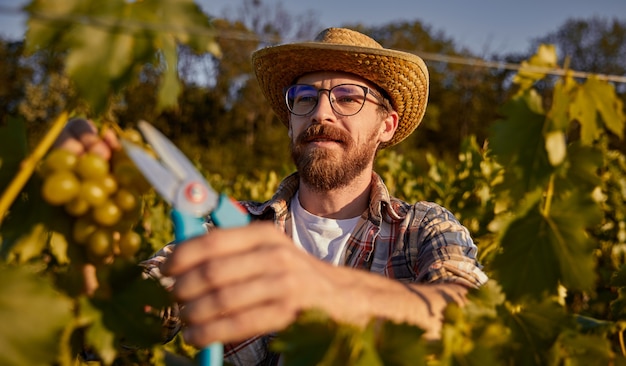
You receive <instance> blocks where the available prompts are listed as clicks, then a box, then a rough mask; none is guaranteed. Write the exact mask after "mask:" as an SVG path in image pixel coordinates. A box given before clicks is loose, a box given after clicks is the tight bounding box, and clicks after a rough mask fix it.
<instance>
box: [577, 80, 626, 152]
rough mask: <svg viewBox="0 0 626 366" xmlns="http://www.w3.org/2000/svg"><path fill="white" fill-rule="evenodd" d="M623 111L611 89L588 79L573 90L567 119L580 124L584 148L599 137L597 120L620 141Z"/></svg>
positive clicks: (598, 81) (618, 99) (603, 82)
mask: <svg viewBox="0 0 626 366" xmlns="http://www.w3.org/2000/svg"><path fill="white" fill-rule="evenodd" d="M623 109H624V105H623V102H622V101H621V99H620V98H619V97H618V96H617V94H616V93H615V88H614V87H613V86H612V85H611V84H609V83H608V82H606V81H600V80H598V79H597V78H596V77H590V78H588V79H587V81H586V82H585V84H583V85H580V86H579V87H578V88H577V89H576V93H575V96H574V102H573V103H571V104H570V114H571V118H572V119H575V120H577V121H578V122H579V123H580V125H581V140H582V142H583V143H584V144H586V145H589V144H591V143H592V142H594V141H595V140H596V139H598V138H599V137H600V135H601V134H602V132H603V129H602V125H601V123H600V121H603V122H604V127H606V129H608V130H609V131H611V132H612V133H614V134H615V135H617V136H618V137H619V138H620V139H621V138H622V136H623V131H624V123H625V122H626V117H625V116H624V110H623ZM598 117H601V120H600V119H599V118H598Z"/></svg>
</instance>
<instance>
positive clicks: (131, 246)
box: [118, 230, 141, 258]
mask: <svg viewBox="0 0 626 366" xmlns="http://www.w3.org/2000/svg"><path fill="white" fill-rule="evenodd" d="M118 245H119V249H120V256H121V257H122V258H132V257H133V256H134V255H135V254H137V252H138V251H139V248H141V235H139V234H138V233H136V232H134V231H132V230H128V231H126V232H124V233H122V234H121V235H120V241H119V244H118Z"/></svg>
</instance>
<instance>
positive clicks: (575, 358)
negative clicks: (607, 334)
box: [552, 330, 613, 366]
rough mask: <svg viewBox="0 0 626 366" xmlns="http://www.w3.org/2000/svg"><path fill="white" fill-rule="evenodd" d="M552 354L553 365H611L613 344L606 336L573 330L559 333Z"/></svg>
mask: <svg viewBox="0 0 626 366" xmlns="http://www.w3.org/2000/svg"><path fill="white" fill-rule="evenodd" d="M552 355H553V360H552V361H553V362H554V363H553V365H564V364H566V365H572V366H587V365H610V364H611V361H612V360H613V351H612V350H611V344H610V342H609V341H608V340H607V339H606V338H604V337H601V336H598V335H594V334H581V333H578V332H574V331H571V330H568V331H565V332H563V333H562V334H560V335H559V338H558V341H557V342H556V344H555V345H554V348H553V349H552Z"/></svg>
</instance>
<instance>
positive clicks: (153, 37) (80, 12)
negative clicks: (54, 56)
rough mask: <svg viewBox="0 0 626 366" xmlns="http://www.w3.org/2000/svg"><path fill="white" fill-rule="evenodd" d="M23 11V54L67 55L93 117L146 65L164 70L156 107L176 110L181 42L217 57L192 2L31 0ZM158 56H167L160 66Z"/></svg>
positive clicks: (205, 23)
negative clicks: (49, 52) (61, 1)
mask: <svg viewBox="0 0 626 366" xmlns="http://www.w3.org/2000/svg"><path fill="white" fill-rule="evenodd" d="M26 10H27V11H28V12H29V13H30V14H31V17H30V19H29V22H28V31H27V34H26V43H27V46H28V47H27V49H28V50H29V51H31V52H34V51H36V50H38V49H42V48H50V49H55V50H58V51H61V52H65V53H67V62H66V72H67V74H68V76H69V77H70V78H71V79H72V80H73V81H74V84H75V85H76V88H77V90H78V92H79V96H80V97H81V98H83V99H85V100H86V101H87V102H88V103H89V105H90V106H91V107H92V108H93V109H94V111H95V113H96V114H101V113H103V112H105V111H106V108H107V107H108V105H109V102H110V100H111V98H112V97H114V96H116V95H118V94H119V93H120V92H121V91H122V89H123V88H124V86H126V85H128V84H130V83H131V82H132V81H133V78H134V79H137V78H138V77H139V73H140V72H141V68H142V67H144V65H152V66H160V67H162V68H161V71H162V73H163V78H164V82H163V83H162V84H161V87H160V90H159V93H158V96H159V98H160V99H159V101H158V102H159V103H158V105H159V106H160V107H170V106H173V105H175V104H176V102H177V97H178V95H179V93H180V87H176V85H177V83H178V55H177V46H178V44H179V43H182V44H188V45H189V46H190V47H191V49H192V50H194V51H196V52H199V53H200V52H209V53H212V54H214V55H215V56H219V47H218V46H217V42H216V41H215V32H214V30H213V29H212V27H211V23H210V22H209V19H208V18H207V16H206V15H205V14H204V13H203V12H202V10H201V9H200V7H199V6H198V5H197V4H196V3H195V2H194V1H192V0H144V1H126V0H109V1H107V2H105V3H102V2H101V1H98V0H83V1H77V0H71V1H66V2H64V4H63V6H59V4H57V2H56V1H51V0H34V1H33V2H32V3H31V4H30V5H29V6H28V7H27V8H26ZM159 51H160V52H161V53H162V54H165V55H166V56H165V64H164V65H163V64H161V62H162V61H163V60H161V59H160V58H159Z"/></svg>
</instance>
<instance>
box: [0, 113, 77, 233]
mask: <svg viewBox="0 0 626 366" xmlns="http://www.w3.org/2000/svg"><path fill="white" fill-rule="evenodd" d="M67 120H68V112H67V111H63V112H62V113H61V114H60V115H59V116H58V117H57V118H56V120H55V121H54V122H53V123H52V126H51V127H50V129H49V130H48V132H47V133H46V135H45V136H44V137H43V138H42V139H41V141H39V144H38V145H37V146H36V147H35V149H34V150H33V152H32V153H31V154H30V155H29V156H27V157H26V158H25V159H24V160H23V161H22V164H21V169H20V170H19V172H18V173H17V174H16V175H15V177H13V180H12V181H11V183H10V184H9V185H8V186H7V188H6V189H5V190H4V192H3V193H2V196H0V225H2V220H4V218H5V216H6V213H7V211H8V209H9V207H11V205H12V204H13V201H14V200H15V198H16V197H17V195H18V194H19V193H20V192H21V191H22V189H23V188H24V185H26V182H28V180H29V179H30V177H31V175H32V174H33V172H34V171H35V168H36V167H37V164H38V163H39V161H41V159H42V158H43V157H44V156H45V155H46V153H47V152H48V150H49V149H50V147H51V146H52V144H54V141H55V140H56V139H57V137H58V136H59V134H60V133H61V131H62V130H63V127H65V124H66V123H67Z"/></svg>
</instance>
